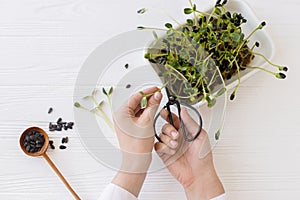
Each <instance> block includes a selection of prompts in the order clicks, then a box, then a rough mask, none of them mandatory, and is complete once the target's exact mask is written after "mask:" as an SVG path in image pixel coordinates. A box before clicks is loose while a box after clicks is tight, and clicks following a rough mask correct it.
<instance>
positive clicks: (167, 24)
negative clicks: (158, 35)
mask: <svg viewBox="0 0 300 200" xmlns="http://www.w3.org/2000/svg"><path fill="white" fill-rule="evenodd" d="M165 27H167V28H169V29H171V28H172V27H173V26H172V24H170V23H166V24H165Z"/></svg>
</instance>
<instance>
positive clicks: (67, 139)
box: [61, 137, 69, 144]
mask: <svg viewBox="0 0 300 200" xmlns="http://www.w3.org/2000/svg"><path fill="white" fill-rule="evenodd" d="M68 141H69V138H68V137H64V138H62V139H61V143H63V144H65V143H68Z"/></svg>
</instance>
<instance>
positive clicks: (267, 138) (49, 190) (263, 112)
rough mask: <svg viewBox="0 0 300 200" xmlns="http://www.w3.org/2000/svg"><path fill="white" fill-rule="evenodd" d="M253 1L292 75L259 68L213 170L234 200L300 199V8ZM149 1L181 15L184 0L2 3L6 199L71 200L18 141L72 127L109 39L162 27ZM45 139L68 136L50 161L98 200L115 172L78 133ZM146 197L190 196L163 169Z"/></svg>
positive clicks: (0, 103) (229, 121)
mask: <svg viewBox="0 0 300 200" xmlns="http://www.w3.org/2000/svg"><path fill="white" fill-rule="evenodd" d="M248 3H249V4H250V5H251V7H252V8H253V9H254V10H255V12H256V14H257V16H258V18H259V19H261V20H266V21H267V23H268V27H267V31H268V32H269V34H270V35H271V37H272V38H273V40H274V42H275V46H276V50H275V51H276V52H275V57H274V59H273V61H274V62H276V63H281V64H285V65H287V66H289V72H288V77H287V79H286V80H277V79H275V78H274V77H272V76H270V75H268V74H266V73H264V72H259V73H257V74H256V75H255V76H253V77H251V78H250V79H249V80H247V81H245V82H244V83H243V84H242V86H241V88H240V89H239V91H238V96H237V98H236V100H235V101H234V102H230V103H229V104H228V107H227V114H226V119H225V126H224V131H223V134H222V137H221V141H220V142H219V144H218V145H217V147H216V149H214V158H215V164H216V168H217V171H218V173H219V175H220V178H221V179H222V181H223V184H224V186H225V188H226V191H227V193H228V195H229V197H230V199H233V200H235V199H236V200H241V199H243V200H258V199H262V200H266V199H277V200H281V199H284V198H285V199H299V198H300V156H299V152H300V131H299V124H300V119H299V116H300V95H299V92H298V89H297V88H298V87H299V85H300V82H299V78H297V77H296V76H297V73H298V72H299V73H300V67H299V66H298V63H297V59H298V57H299V54H298V53H299V50H298V47H299V45H300V42H299V35H300V28H299V27H300V23H299V21H297V19H299V17H300V16H299V10H300V3H299V1H296V0H275V1H271V0H266V1H260V0H251V1H250V0H248ZM151 5H153V6H156V7H163V8H166V9H170V10H171V12H170V13H171V14H173V15H175V16H177V15H178V13H179V12H181V9H182V8H183V6H185V5H188V1H187V0H184V1H183V0H176V1H174V0H160V1H158V0H155V1H153V0H144V1H138V0H133V1H132V0H131V1H122V0H109V1H107V0H105V1H104V0H51V1H50V0H0V111H1V114H0V121H1V123H0V137H1V140H0V199H31V200H32V199H72V196H71V195H70V193H69V192H68V191H67V190H66V189H65V187H64V185H63V184H62V182H61V181H60V180H59V179H58V178H57V176H56V175H55V174H54V172H53V171H52V170H51V169H50V167H49V166H48V165H47V163H46V162H45V160H43V159H42V158H31V157H28V156H25V154H24V153H23V152H22V151H21V149H20V147H19V146H18V139H19V136H20V134H21V132H22V131H23V130H24V129H26V128H27V127H29V126H33V125H35V126H40V127H42V128H44V129H45V130H48V129H47V126H48V123H49V121H55V120H56V119H57V118H58V117H62V118H63V119H64V120H67V121H73V120H74V114H73V105H72V104H73V91H74V85H75V81H76V77H77V74H78V72H79V70H80V67H81V66H82V64H83V62H84V61H85V59H86V58H87V57H88V55H89V54H90V53H91V51H93V50H94V49H95V48H96V47H97V46H99V45H100V44H101V43H102V42H104V41H106V40H107V39H109V38H110V37H111V36H113V35H117V34H118V33H121V32H125V31H129V30H133V29H135V27H136V26H137V25H140V24H148V25H156V24H158V23H159V22H163V21H164V20H165V18H164V17H162V16H161V15H157V16H154V15H152V17H149V16H148V17H147V16H143V17H140V16H138V15H137V14H136V10H138V9H139V8H141V7H147V6H151ZM179 16H181V14H180V15H179ZM50 106H51V107H53V108H54V111H53V113H52V114H51V115H49V114H47V111H48V108H49V107H50ZM75 127H76V124H75ZM49 136H50V138H51V139H52V140H54V142H55V143H56V144H57V145H56V147H58V144H59V143H60V140H61V138H62V137H63V136H69V138H70V142H69V144H67V146H68V148H67V149H66V150H59V149H56V150H49V151H48V155H49V157H50V158H51V159H52V160H53V161H54V162H55V163H56V165H57V167H58V168H59V169H60V170H61V172H62V173H63V174H64V175H65V177H66V178H67V179H68V180H69V182H70V184H71V185H72V186H73V188H74V189H75V190H76V191H77V192H78V194H79V195H80V196H81V198H82V199H88V200H93V199H97V197H98V196H99V195H100V193H101V191H102V190H103V188H104V187H105V185H107V184H108V183H109V181H110V180H111V178H112V176H113V174H114V173H115V172H114V171H112V170H110V169H108V168H106V167H104V166H102V165H101V164H100V163H98V162H97V161H96V160H94V159H93V158H92V156H91V155H90V154H89V153H88V152H87V151H86V150H85V148H84V147H83V145H82V144H81V142H80V139H79V136H78V133H77V132H76V129H74V130H68V131H62V132H54V133H49ZM140 198H141V199H148V200H150V199H151V200H152V199H157V200H160V199H161V200H162V199H173V200H180V199H185V197H184V194H183V192H182V188H181V186H180V185H179V184H178V183H176V181H175V180H174V179H173V178H172V177H171V176H170V175H169V174H168V173H167V172H166V171H160V172H158V173H153V174H151V175H149V176H148V177H147V180H146V182H145V185H144V187H143V190H142V192H141V195H140Z"/></svg>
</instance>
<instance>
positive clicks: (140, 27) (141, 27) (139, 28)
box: [137, 26, 145, 30]
mask: <svg viewBox="0 0 300 200" xmlns="http://www.w3.org/2000/svg"><path fill="white" fill-rule="evenodd" d="M137 29H138V30H143V29H145V27H143V26H138V27H137Z"/></svg>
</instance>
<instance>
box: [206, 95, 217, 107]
mask: <svg viewBox="0 0 300 200" xmlns="http://www.w3.org/2000/svg"><path fill="white" fill-rule="evenodd" d="M206 100H207V103H208V104H207V106H208V107H209V108H212V107H213V106H214V105H215V104H216V102H217V100H216V98H214V97H212V98H211V97H208V98H207V99H206Z"/></svg>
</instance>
